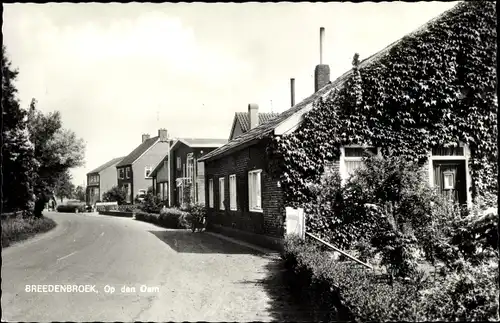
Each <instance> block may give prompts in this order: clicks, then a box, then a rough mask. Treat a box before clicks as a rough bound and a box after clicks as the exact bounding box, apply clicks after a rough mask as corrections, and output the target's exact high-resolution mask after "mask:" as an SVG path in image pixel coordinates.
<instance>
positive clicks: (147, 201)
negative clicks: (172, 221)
mask: <svg viewBox="0 0 500 323" xmlns="http://www.w3.org/2000/svg"><path fill="white" fill-rule="evenodd" d="M164 205H165V202H163V201H162V200H161V199H160V198H159V197H158V196H156V195H154V194H153V192H152V191H151V190H148V192H147V194H146V196H144V200H143V201H142V203H141V204H139V209H141V210H142V211H144V212H146V213H158V214H159V213H160V209H161V208H162V207H163V206H164Z"/></svg>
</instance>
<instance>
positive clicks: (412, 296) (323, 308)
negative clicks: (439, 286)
mask: <svg viewBox="0 0 500 323" xmlns="http://www.w3.org/2000/svg"><path fill="white" fill-rule="evenodd" d="M282 258H283V259H284V263H285V268H286V269H287V271H288V272H289V273H291V275H292V277H290V279H289V280H288V282H289V284H290V286H291V290H292V293H293V294H294V295H295V296H296V297H297V298H298V299H299V300H302V301H304V302H306V304H307V305H308V306H309V307H311V308H312V309H313V311H314V314H315V316H316V317H315V320H318V321H338V320H342V321H345V320H353V319H355V320H358V321H379V320H380V321H382V320H391V321H403V320H404V321H407V320H412V321H414V320H416V319H417V315H418V312H417V309H416V306H417V305H418V302H416V298H418V293H417V291H418V287H419V285H418V283H420V282H419V281H417V282H410V283H404V282H402V281H399V280H398V281H395V282H394V283H393V284H392V285H391V284H389V283H388V282H386V281H383V280H381V279H380V278H379V277H378V276H377V275H375V274H374V273H373V272H369V271H367V270H364V269H361V268H357V267H355V266H353V265H352V264H351V263H348V262H336V261H334V260H333V259H332V258H331V257H330V254H329V253H328V252H324V251H321V248H319V247H317V246H315V245H311V244H308V243H305V242H303V241H300V240H298V239H296V238H292V239H289V238H287V239H286V240H285V248H284V252H283V254H282Z"/></svg>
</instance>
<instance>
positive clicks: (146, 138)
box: [142, 133, 149, 142]
mask: <svg viewBox="0 0 500 323" xmlns="http://www.w3.org/2000/svg"><path fill="white" fill-rule="evenodd" d="M148 139H149V134H147V133H145V134H142V142H145V141H146V140H148Z"/></svg>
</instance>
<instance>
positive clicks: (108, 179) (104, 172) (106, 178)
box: [86, 157, 124, 205]
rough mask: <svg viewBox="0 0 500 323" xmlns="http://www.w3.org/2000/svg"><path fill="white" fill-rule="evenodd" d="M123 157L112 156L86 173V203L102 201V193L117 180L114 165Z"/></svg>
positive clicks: (91, 203) (92, 203)
mask: <svg viewBox="0 0 500 323" xmlns="http://www.w3.org/2000/svg"><path fill="white" fill-rule="evenodd" d="M123 158H124V157H118V158H113V159H112V160H110V161H108V162H107V163H105V164H103V165H101V166H99V167H97V168H96V169H94V170H92V171H91V172H89V173H87V189H86V191H87V192H86V196H87V201H86V202H87V203H88V204H90V205H94V204H95V203H96V202H98V201H102V195H103V194H104V193H106V192H107V191H108V190H110V189H111V188H112V187H113V186H114V185H116V182H117V174H116V165H117V164H118V163H119V162H120V161H121V160H122V159H123Z"/></svg>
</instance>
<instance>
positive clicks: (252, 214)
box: [200, 9, 472, 248]
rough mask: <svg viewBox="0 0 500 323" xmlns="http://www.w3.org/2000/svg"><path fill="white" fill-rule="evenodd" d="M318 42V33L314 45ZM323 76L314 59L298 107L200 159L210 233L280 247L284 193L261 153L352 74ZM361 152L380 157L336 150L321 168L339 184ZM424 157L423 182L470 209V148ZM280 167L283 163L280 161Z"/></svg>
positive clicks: (364, 64)
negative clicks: (309, 88)
mask: <svg viewBox="0 0 500 323" xmlns="http://www.w3.org/2000/svg"><path fill="white" fill-rule="evenodd" d="M452 10H454V9H452ZM448 17H449V16H446V13H444V14H443V15H440V16H439V17H437V18H435V19H433V20H431V22H429V23H427V24H425V25H424V26H422V27H421V28H420V29H418V30H417V31H416V32H414V33H412V34H413V35H415V34H419V33H422V32H427V31H428V30H430V26H437V25H439V24H440V23H441V20H442V21H448V20H447V19H448ZM431 24H432V25H431ZM323 38H324V29H323V28H322V29H321V30H320V44H322V42H323ZM431 39H432V38H431ZM401 41H402V40H399V41H396V42H394V43H393V44H391V45H389V46H388V47H386V48H385V49H383V50H382V51H380V52H378V53H376V54H374V55H372V56H370V57H368V58H367V59H365V60H363V61H361V62H360V63H359V69H360V70H361V69H363V68H368V67H370V66H373V65H374V64H377V63H378V62H379V61H380V60H381V59H382V58H385V57H387V55H391V54H392V52H393V49H394V48H396V47H395V46H397V45H398V44H399V43H400V42H401ZM320 48H322V46H321V45H320ZM320 57H322V53H320ZM329 74H330V71H329V67H328V65H324V64H322V60H321V59H320V65H318V66H316V69H315V91H316V92H315V93H314V94H312V95H311V96H309V97H308V98H306V99H305V100H303V101H301V102H299V103H298V104H293V103H292V107H291V108H290V109H288V110H286V111H284V112H283V113H281V114H280V115H279V116H278V117H276V118H273V119H271V120H269V121H268V122H267V123H265V124H262V125H259V126H256V127H252V128H251V129H250V130H249V131H247V132H246V133H244V134H242V135H240V136H238V137H237V138H235V139H233V140H230V141H229V142H228V143H227V144H226V145H224V146H222V147H220V148H218V149H216V150H214V151H213V152H211V153H209V154H207V155H205V156H204V157H202V158H201V159H200V161H203V162H204V163H205V172H206V176H205V178H206V186H207V194H206V199H207V201H208V203H207V212H208V220H209V226H210V227H211V229H213V230H215V231H218V232H221V233H224V234H227V235H231V236H235V237H238V238H241V239H246V240H249V241H252V242H253V243H256V244H261V245H265V246H268V247H276V248H279V247H280V244H281V241H282V238H283V237H284V234H285V221H286V212H285V203H284V191H283V189H282V187H281V186H282V185H281V183H280V180H279V179H278V178H276V177H273V176H272V175H271V173H270V170H269V168H268V161H269V159H268V158H267V150H266V149H267V148H268V147H269V146H268V145H269V143H270V142H271V140H275V139H276V138H281V137H282V136H284V135H288V134H291V133H294V132H295V130H297V129H298V128H299V126H300V125H301V124H302V122H303V120H304V115H305V114H306V113H307V112H309V111H311V110H312V109H313V106H314V103H315V102H317V101H318V100H321V99H323V98H327V97H328V96H330V95H331V94H332V93H333V91H336V90H337V89H340V88H341V87H342V86H343V85H344V84H345V83H346V81H347V80H348V79H349V78H350V77H351V76H352V75H353V71H352V70H350V71H348V72H346V73H344V74H343V75H342V76H340V77H338V78H337V79H336V80H334V81H333V82H330V80H329V79H330V75H329ZM292 84H293V83H292ZM292 93H293V85H292ZM292 102H293V99H292ZM450 127H451V129H453V127H456V126H455V125H454V124H450ZM366 150H368V151H372V152H373V153H375V154H379V153H380V148H379V147H366V146H365V147H361V146H354V145H353V146H344V147H340V157H339V158H338V159H337V160H336V161H334V162H333V163H326V162H325V161H323V164H324V165H325V166H327V167H325V169H337V170H338V171H339V173H340V175H341V178H342V180H343V181H345V180H346V179H347V178H348V177H349V176H350V175H351V174H352V172H353V171H354V170H355V169H356V168H358V167H359V166H360V165H362V153H363V152H364V151H366ZM427 156H428V158H427V162H426V164H425V165H423V167H425V169H426V170H427V171H428V178H429V183H430V184H431V185H432V186H433V187H435V188H436V189H437V190H438V191H440V192H442V193H446V192H447V193H450V196H453V198H454V199H455V200H456V201H458V202H460V203H463V204H465V203H467V204H470V203H471V200H472V196H471V191H472V190H471V186H472V179H471V171H470V158H471V149H470V148H469V147H468V146H467V145H466V144H464V143H462V142H459V143H458V146H457V147H454V148H453V147H446V148H445V147H440V146H438V147H433V148H432V149H430V148H429V151H428V155H427ZM282 162H285V163H286V162H288V161H287V160H286V159H284V161H282Z"/></svg>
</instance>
